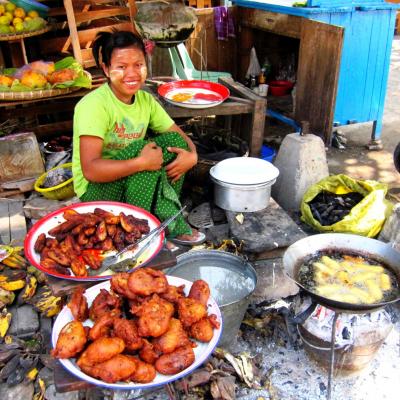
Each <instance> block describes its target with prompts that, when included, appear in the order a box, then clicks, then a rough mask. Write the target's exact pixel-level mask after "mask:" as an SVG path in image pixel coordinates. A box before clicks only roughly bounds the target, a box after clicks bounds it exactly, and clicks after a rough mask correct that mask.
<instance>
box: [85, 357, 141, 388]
mask: <svg viewBox="0 0 400 400" xmlns="http://www.w3.org/2000/svg"><path fill="white" fill-rule="evenodd" d="M137 364H138V363H137V362H136V361H135V360H132V358H131V357H129V356H126V355H124V354H117V355H115V356H113V357H112V358H110V359H109V360H107V361H104V362H101V363H98V364H95V365H93V366H85V367H83V368H82V369H83V371H84V372H85V373H87V374H88V375H91V376H93V377H94V378H99V379H101V380H102V381H104V382H108V383H115V382H119V381H125V380H127V379H128V378H129V377H130V376H131V375H132V374H134V373H135V371H136V366H137Z"/></svg>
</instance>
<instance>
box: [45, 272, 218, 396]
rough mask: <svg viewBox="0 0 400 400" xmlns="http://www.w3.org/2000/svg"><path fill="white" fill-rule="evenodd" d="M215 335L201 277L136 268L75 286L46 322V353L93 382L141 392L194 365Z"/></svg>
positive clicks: (213, 310) (211, 304)
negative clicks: (48, 331)
mask: <svg viewBox="0 0 400 400" xmlns="http://www.w3.org/2000/svg"><path fill="white" fill-rule="evenodd" d="M221 333H222V317H221V312H220V310H219V307H218V305H217V303H216V302H215V300H214V299H213V298H212V297H211V296H210V289H209V286H208V284H207V282H205V281H204V280H197V281H195V282H193V283H192V282H190V281H187V280H185V279H182V278H178V277H173V276H167V275H165V274H164V273H163V272H162V271H156V270H153V269H151V268H147V267H144V268H139V269H137V270H135V271H133V272H131V273H127V272H124V273H117V274H115V275H113V276H112V277H111V279H110V280H109V281H106V282H101V283H99V284H97V285H95V286H93V287H91V288H89V289H86V290H85V289H83V288H82V287H78V288H77V289H75V291H74V293H73V294H72V296H71V299H70V301H69V303H68V304H67V305H66V306H65V307H64V308H63V309H62V311H61V312H60V314H59V315H58V316H57V319H56V321H55V323H54V325H53V331H52V345H53V350H52V351H51V354H52V356H53V357H55V358H58V359H59V361H60V362H61V364H62V365H63V367H64V368H66V369H67V370H68V371H69V372H71V373H72V374H73V375H75V376H76V377H78V378H80V379H83V380H85V381H87V382H90V383H92V384H94V385H98V386H102V387H107V388H110V389H145V388H151V387H155V386H159V385H165V384H166V383H169V382H172V381H175V380H177V379H180V378H182V377H184V376H185V375H187V374H188V373H190V372H192V371H193V370H194V369H196V368H197V367H199V366H200V365H201V364H203V363H204V362H205V361H206V359H207V358H208V356H209V355H210V354H211V353H212V351H213V350H214V348H215V347H216V345H217V343H218V341H219V339H220V336H221Z"/></svg>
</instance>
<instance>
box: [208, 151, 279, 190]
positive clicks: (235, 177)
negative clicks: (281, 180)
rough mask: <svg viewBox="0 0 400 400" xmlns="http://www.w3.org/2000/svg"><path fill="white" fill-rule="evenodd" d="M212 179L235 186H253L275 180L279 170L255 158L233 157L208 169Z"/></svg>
mask: <svg viewBox="0 0 400 400" xmlns="http://www.w3.org/2000/svg"><path fill="white" fill-rule="evenodd" d="M210 174H211V176H212V177H213V178H215V179H217V180H219V181H222V182H226V183H232V184H235V185H253V184H258V183H264V182H269V181H272V180H274V179H276V178H277V177H278V175H279V170H278V168H276V167H275V166H273V165H272V164H271V163H270V162H268V161H265V160H262V159H261V158H255V157H234V158H228V159H226V160H223V161H220V162H219V163H218V164H216V165H215V166H214V167H212V168H211V169H210Z"/></svg>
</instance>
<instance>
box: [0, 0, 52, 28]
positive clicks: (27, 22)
mask: <svg viewBox="0 0 400 400" xmlns="http://www.w3.org/2000/svg"><path fill="white" fill-rule="evenodd" d="M45 25H46V21H45V20H44V19H43V18H40V17H39V14H38V12H37V11H29V12H27V11H25V10H24V9H23V8H22V7H17V6H16V5H15V4H13V3H12V2H8V3H5V4H0V34H12V33H21V32H26V31H28V32H30V31H36V30H39V29H42V28H43V27H44V26H45Z"/></svg>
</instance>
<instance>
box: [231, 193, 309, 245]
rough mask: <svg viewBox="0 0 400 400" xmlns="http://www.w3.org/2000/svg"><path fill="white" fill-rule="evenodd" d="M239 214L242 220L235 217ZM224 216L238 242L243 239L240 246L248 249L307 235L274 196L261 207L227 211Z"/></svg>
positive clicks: (296, 239)
mask: <svg viewBox="0 0 400 400" xmlns="http://www.w3.org/2000/svg"><path fill="white" fill-rule="evenodd" d="M238 214H243V217H244V218H243V222H242V223H240V222H239V221H238V219H237V218H236V216H237V215H238ZM226 217H227V219H228V223H229V227H230V231H231V232H232V236H233V237H234V238H235V239H237V240H238V241H239V242H241V241H243V243H244V246H243V249H244V251H247V252H249V253H262V252H265V251H269V250H273V249H277V248H281V247H287V246H290V245H291V244H292V243H294V242H296V241H298V240H300V239H303V238H304V237H306V236H307V235H306V234H305V233H304V232H303V231H302V229H301V228H300V227H299V226H297V225H296V223H295V222H294V221H293V220H292V219H291V218H290V216H289V215H288V213H287V212H286V211H285V210H283V209H282V207H280V206H279V204H278V203H277V202H276V201H274V199H271V200H270V202H269V204H268V207H266V208H264V209H263V210H260V211H256V212H249V213H236V212H233V211H226Z"/></svg>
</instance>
